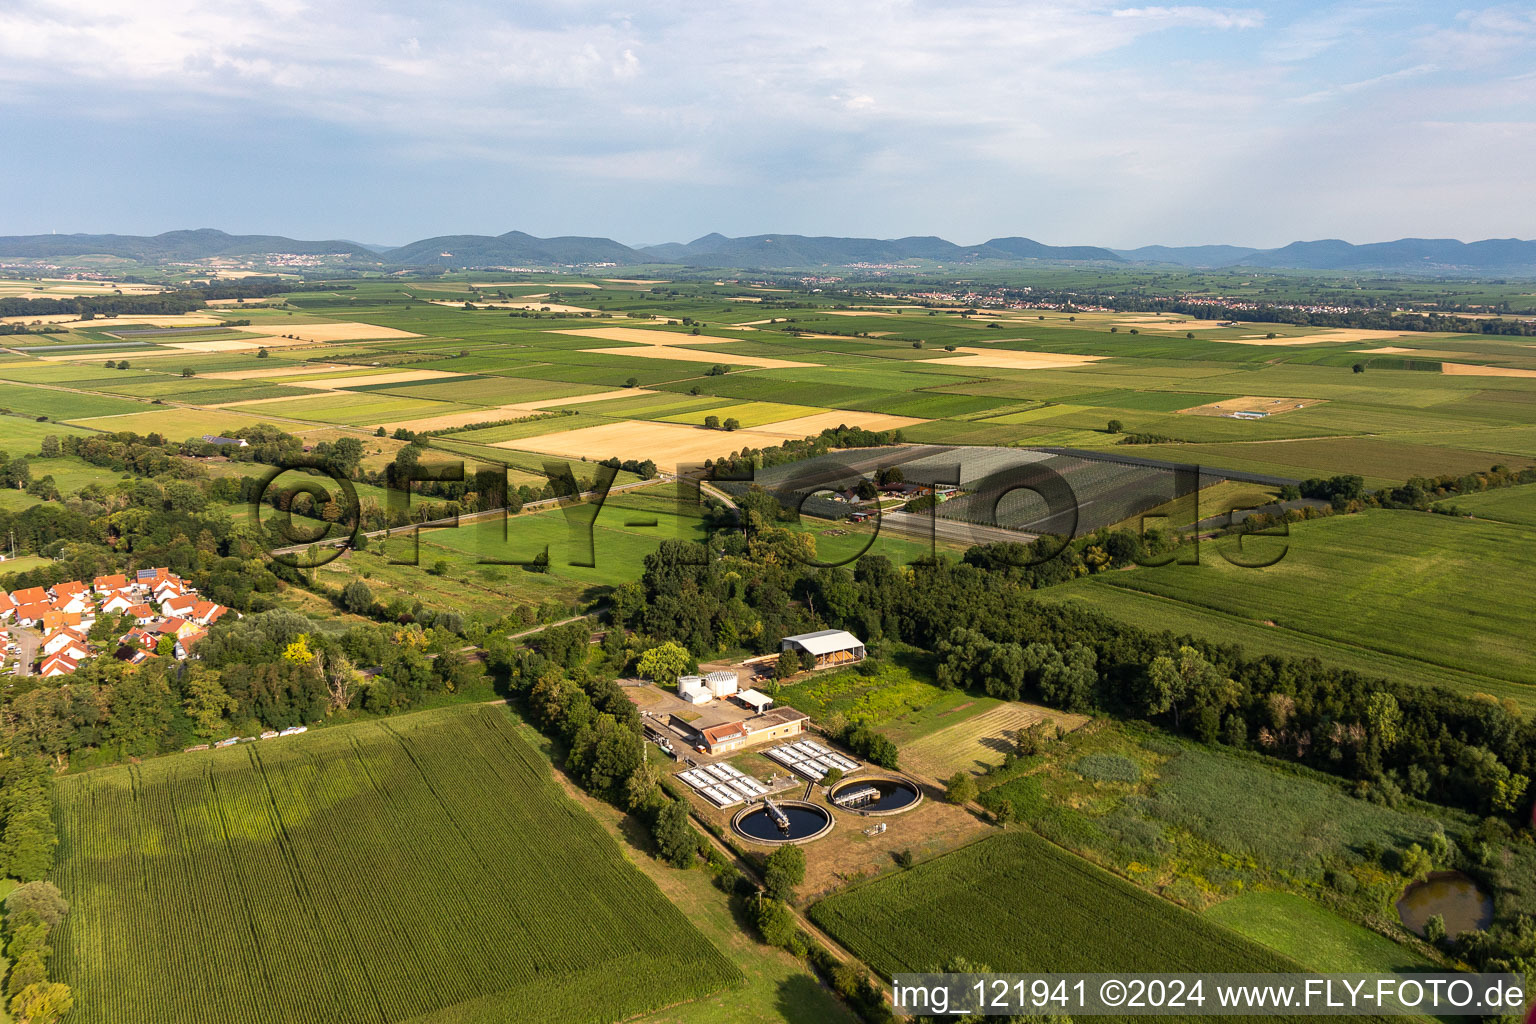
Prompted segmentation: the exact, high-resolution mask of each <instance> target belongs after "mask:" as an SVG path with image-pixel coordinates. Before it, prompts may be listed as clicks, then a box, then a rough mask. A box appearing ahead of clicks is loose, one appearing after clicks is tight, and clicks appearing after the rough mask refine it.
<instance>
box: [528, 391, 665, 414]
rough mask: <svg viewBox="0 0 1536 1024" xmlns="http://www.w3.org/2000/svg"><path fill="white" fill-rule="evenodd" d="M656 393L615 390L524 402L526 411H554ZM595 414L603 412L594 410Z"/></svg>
mask: <svg viewBox="0 0 1536 1024" xmlns="http://www.w3.org/2000/svg"><path fill="white" fill-rule="evenodd" d="M655 393H656V392H654V391H652V390H651V389H650V388H615V389H614V390H612V391H594V392H593V393H592V394H590V395H576V396H575V397H574V398H545V399H541V400H539V401H537V402H524V403H522V407H523V408H524V409H533V410H535V411H537V410H539V409H553V408H555V407H557V406H566V405H580V404H583V403H585V402H607V401H609V400H611V399H614V398H637V397H639V396H640V395H654V394H655ZM592 411H593V412H602V410H601V409H594V410H592Z"/></svg>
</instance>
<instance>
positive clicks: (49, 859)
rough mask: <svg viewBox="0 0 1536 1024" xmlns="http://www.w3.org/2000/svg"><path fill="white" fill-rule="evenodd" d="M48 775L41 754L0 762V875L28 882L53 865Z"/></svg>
mask: <svg viewBox="0 0 1536 1024" xmlns="http://www.w3.org/2000/svg"><path fill="white" fill-rule="evenodd" d="M49 775H50V772H49V769H48V763H47V762H46V761H45V760H44V759H42V758H40V757H27V756H24V755H23V756H18V757H9V758H6V759H5V760H4V761H0V783H3V785H0V878H19V879H21V880H22V881H23V882H31V881H34V880H36V879H40V878H42V877H43V876H45V875H46V874H48V871H49V869H50V868H52V867H53V851H54V848H55V847H56V846H58V843H59V839H58V832H57V829H56V828H55V827H54V823H53V809H52V808H53V801H52V797H51V795H50V794H49V792H48V778H49Z"/></svg>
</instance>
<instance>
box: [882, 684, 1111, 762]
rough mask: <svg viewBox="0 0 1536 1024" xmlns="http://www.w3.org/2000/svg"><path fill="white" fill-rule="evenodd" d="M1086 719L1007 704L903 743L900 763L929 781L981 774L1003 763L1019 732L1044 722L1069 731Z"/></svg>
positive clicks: (1049, 725) (1032, 706)
mask: <svg viewBox="0 0 1536 1024" xmlns="http://www.w3.org/2000/svg"><path fill="white" fill-rule="evenodd" d="M1087 720H1088V719H1087V718H1085V717H1084V716H1082V715H1070V714H1066V713H1065V712H1061V711H1053V710H1052V709H1050V708H1046V707H1041V706H1039V705H1036V704H1025V703H1022V702H1020V701H1009V702H1007V703H1003V704H999V705H997V706H996V707H992V708H988V709H987V710H985V711H983V712H981V713H980V714H976V715H972V716H970V717H969V718H965V719H963V720H961V721H958V722H955V723H954V724H953V725H946V726H944V727H943V728H941V729H938V730H935V731H934V732H930V733H928V734H927V735H925V736H921V737H919V738H917V739H915V740H913V741H912V742H910V743H906V744H904V745H903V746H902V747H901V758H902V763H903V764H905V765H907V766H908V767H910V768H912V769H913V770H915V771H919V772H922V773H924V774H925V775H927V776H928V777H929V778H932V779H947V778H949V777H950V776H951V775H953V774H954V773H955V772H957V771H968V772H970V773H971V774H972V775H981V774H984V773H985V772H986V771H987V769H988V768H991V767H993V766H995V765H999V764H1002V763H1003V755H1004V754H1006V753H1008V752H1009V751H1011V750H1013V749H1014V744H1015V742H1016V741H1017V740H1018V736H1019V733H1021V732H1023V731H1024V730H1026V729H1028V728H1030V727H1031V726H1033V725H1036V724H1038V723H1040V722H1044V723H1046V724H1047V726H1048V727H1052V728H1054V727H1056V726H1060V727H1061V728H1063V729H1066V730H1067V731H1069V732H1070V731H1071V730H1073V729H1076V728H1078V727H1080V726H1081V725H1082V724H1083V723H1084V722H1086V721H1087Z"/></svg>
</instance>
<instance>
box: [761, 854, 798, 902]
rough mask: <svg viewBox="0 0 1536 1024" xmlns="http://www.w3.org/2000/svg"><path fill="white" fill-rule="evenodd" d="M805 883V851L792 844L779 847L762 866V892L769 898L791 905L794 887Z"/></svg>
mask: <svg viewBox="0 0 1536 1024" xmlns="http://www.w3.org/2000/svg"><path fill="white" fill-rule="evenodd" d="M803 881H805V851H804V850H802V849H800V847H798V846H795V845H793V844H789V845H785V846H781V847H779V848H778V849H777V850H774V851H773V852H772V853H770V854H769V855H768V858H767V860H766V862H765V863H764V864H763V891H765V892H766V893H767V894H768V895H769V897H770V898H772V899H776V900H779V901H781V902H784V903H791V902H793V901H794V898H795V886H797V885H799V884H800V883H801V882H803Z"/></svg>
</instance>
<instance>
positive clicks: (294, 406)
mask: <svg viewBox="0 0 1536 1024" xmlns="http://www.w3.org/2000/svg"><path fill="white" fill-rule="evenodd" d="M240 408H241V410H242V411H243V412H246V413H250V414H251V415H256V416H282V417H288V418H291V419H301V420H312V421H314V422H316V423H350V424H353V425H355V426H360V427H371V426H374V425H375V424H380V423H395V422H399V421H402V420H410V419H416V418H420V417H423V416H430V415H443V414H446V413H457V412H466V411H469V410H470V409H471V406H468V405H456V404H454V403H452V402H434V401H428V400H426V399H421V398H401V397H399V396H397V395H390V394H385V395H377V394H344V395H343V394H326V395H310V396H305V397H303V398H282V399H276V400H271V401H262V402H255V403H252V404H250V405H244V406H241V407H240Z"/></svg>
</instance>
